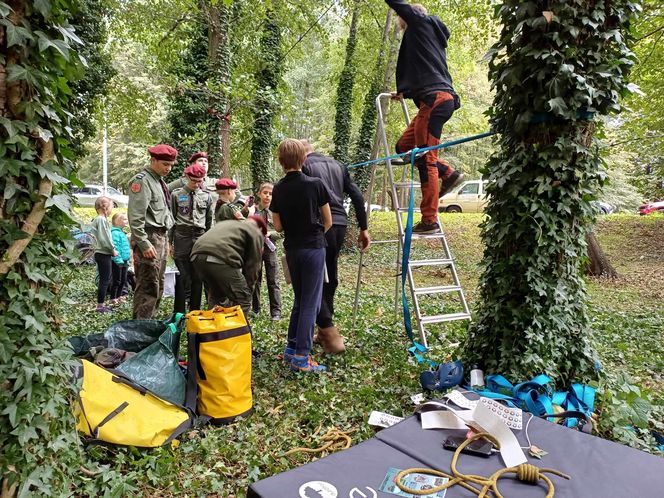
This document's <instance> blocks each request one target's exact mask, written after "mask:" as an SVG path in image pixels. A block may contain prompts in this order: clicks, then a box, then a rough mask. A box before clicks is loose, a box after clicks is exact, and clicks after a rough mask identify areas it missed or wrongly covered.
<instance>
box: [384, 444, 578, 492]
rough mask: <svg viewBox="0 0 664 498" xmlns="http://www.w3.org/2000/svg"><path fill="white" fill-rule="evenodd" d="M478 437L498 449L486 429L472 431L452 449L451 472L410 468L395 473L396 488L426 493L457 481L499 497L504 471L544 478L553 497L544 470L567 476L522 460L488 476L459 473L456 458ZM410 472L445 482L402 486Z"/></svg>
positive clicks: (532, 478)
mask: <svg viewBox="0 0 664 498" xmlns="http://www.w3.org/2000/svg"><path fill="white" fill-rule="evenodd" d="M480 438H484V439H486V440H488V441H491V442H492V443H493V444H495V445H496V447H497V448H500V443H499V442H498V441H497V440H496V439H495V438H494V437H493V436H491V434H488V433H486V432H481V433H479V434H475V435H474V436H473V437H471V438H469V439H466V440H465V441H464V442H463V443H461V444H460V445H459V447H458V448H457V449H456V451H455V452H454V456H453V457H452V465H451V467H452V474H453V475H452V474H448V473H446V472H442V471H439V470H433V469H427V468H411V469H406V470H402V471H401V472H399V473H398V474H397V477H396V485H397V486H398V487H399V489H401V490H402V491H404V492H405V493H410V494H413V495H429V494H435V493H438V492H439V491H442V490H444V489H447V488H449V487H452V486H454V485H456V484H458V485H459V486H462V487H464V488H466V489H467V490H469V491H472V492H473V493H475V494H476V495H477V496H478V498H484V497H485V496H486V494H487V493H488V492H489V491H491V492H493V494H494V495H495V497H496V498H503V495H502V494H501V493H500V491H499V490H498V479H500V478H501V477H502V476H503V475H504V474H516V478H517V479H518V480H519V481H523V482H527V483H530V484H537V483H538V482H539V481H540V480H542V481H544V482H545V483H546V484H547V485H548V487H549V489H548V491H547V494H546V498H553V496H554V494H555V487H554V486H553V482H551V479H549V478H548V477H547V476H545V475H544V474H545V473H548V474H553V475H556V476H559V477H563V478H565V479H570V476H568V475H567V474H563V473H562V472H560V471H558V470H555V469H548V468H540V467H536V466H535V465H531V464H529V463H523V464H521V465H518V466H516V467H508V468H505V469H500V470H498V471H496V472H494V473H493V474H492V475H491V477H484V476H480V475H475V474H462V473H461V472H459V471H458V470H457V461H458V460H459V455H460V454H461V451H463V449H464V448H465V447H466V446H468V445H469V444H470V443H472V442H473V441H476V440H478V439H480ZM414 473H420V474H428V475H433V476H437V477H447V478H448V479H449V481H447V482H446V483H445V484H441V485H440V486H437V487H435V488H433V489H411V488H409V487H408V486H405V485H404V484H402V483H401V481H402V479H403V478H404V477H406V476H407V475H409V474H414ZM473 484H477V485H479V486H482V487H481V488H477V487H475V486H473Z"/></svg>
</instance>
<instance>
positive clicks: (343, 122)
mask: <svg viewBox="0 0 664 498" xmlns="http://www.w3.org/2000/svg"><path fill="white" fill-rule="evenodd" d="M359 16H360V1H359V0H355V3H354V4H353V17H352V18H351V22H350V32H349V34H348V41H347V42H346V59H345V61H344V68H343V70H342V71H341V75H340V76H339V85H338V86H337V100H336V114H335V117H334V152H333V153H332V156H334V158H335V159H336V160H337V161H340V162H342V163H344V164H348V161H349V160H350V155H349V152H348V151H349V148H350V132H351V126H352V123H353V116H352V107H353V86H354V84H355V63H354V62H353V57H354V56H355V45H356V44H357V23H358V20H359Z"/></svg>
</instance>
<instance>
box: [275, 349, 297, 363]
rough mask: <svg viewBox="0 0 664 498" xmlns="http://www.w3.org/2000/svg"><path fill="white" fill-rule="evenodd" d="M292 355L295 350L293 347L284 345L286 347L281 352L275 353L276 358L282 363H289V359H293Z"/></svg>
mask: <svg viewBox="0 0 664 498" xmlns="http://www.w3.org/2000/svg"><path fill="white" fill-rule="evenodd" d="M293 356H295V350H294V349H293V348H289V347H286V349H284V352H283V354H278V355H277V360H281V361H283V362H284V363H289V364H290V362H291V360H292V359H293Z"/></svg>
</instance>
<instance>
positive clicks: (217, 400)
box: [185, 306, 254, 424]
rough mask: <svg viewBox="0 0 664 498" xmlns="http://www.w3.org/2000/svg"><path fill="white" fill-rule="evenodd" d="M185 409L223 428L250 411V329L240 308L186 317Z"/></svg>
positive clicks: (194, 313) (217, 309)
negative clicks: (223, 425)
mask: <svg viewBox="0 0 664 498" xmlns="http://www.w3.org/2000/svg"><path fill="white" fill-rule="evenodd" d="M186 322H187V339H188V343H189V349H188V355H189V358H188V366H187V401H186V403H185V404H186V406H187V407H188V408H189V409H191V410H195V411H196V412H197V413H198V414H199V415H201V416H203V417H209V419H210V422H211V423H213V424H227V423H230V422H232V421H233V420H235V419H236V418H237V417H246V416H249V415H250V414H251V413H252V412H253V411H254V408H253V398H252V394H251V329H250V328H249V324H248V323H247V320H246V319H245V317H244V313H242V308H240V307H239V306H234V307H231V308H222V307H220V306H217V307H216V308H214V309H212V310H208V311H192V312H191V313H189V314H187V317H186Z"/></svg>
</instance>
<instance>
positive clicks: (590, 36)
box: [463, 0, 638, 385]
mask: <svg viewBox="0 0 664 498" xmlns="http://www.w3.org/2000/svg"><path fill="white" fill-rule="evenodd" d="M637 8H638V7H637V5H636V3H634V2H630V1H627V0H605V1H599V0H597V1H588V2H569V1H563V0H542V1H531V2H520V1H515V0H510V1H505V2H503V3H502V6H501V7H500V10H499V12H500V18H501V21H502V23H503V29H502V32H501V35H500V39H499V41H498V42H497V43H496V45H495V46H494V47H493V48H492V50H491V52H490V54H491V63H490V77H491V79H492V80H493V82H494V83H493V86H494V89H495V91H496V96H495V100H494V103H493V107H492V108H491V121H492V124H493V127H494V129H495V130H496V131H497V132H498V133H499V134H500V135H499V138H498V143H499V146H500V150H499V151H498V152H496V153H495V154H494V155H493V156H492V157H491V159H490V160H489V162H488V165H487V167H486V171H485V173H486V174H487V175H488V177H489V186H488V193H489V194H490V200H489V203H488V205H487V208H486V210H485V212H486V214H487V215H488V217H487V219H486V221H485V222H484V223H483V225H482V239H483V241H484V244H485V252H484V260H483V273H482V276H481V279H480V298H479V305H478V308H477V317H476V321H475V322H473V323H472V324H471V327H470V332H469V335H468V337H467V340H466V341H465V344H464V347H463V349H464V351H463V356H464V358H465V359H466V360H467V361H468V363H479V364H482V365H483V366H484V369H485V371H486V372H489V373H500V374H503V375H506V376H508V378H510V379H513V380H514V381H520V380H524V379H526V378H530V377H531V376H533V375H535V374H539V373H542V372H545V373H547V374H549V375H551V376H553V378H554V379H555V380H556V382H557V383H559V384H561V385H566V384H568V383H569V382H570V381H572V380H583V379H587V378H589V377H592V376H594V375H595V370H594V353H593V350H592V348H591V346H590V341H589V333H590V323H589V319H588V313H587V307H586V291H585V286H584V281H583V279H582V276H581V272H582V264H583V261H584V259H585V254H586V242H585V240H586V235H587V233H588V232H589V230H590V228H591V226H592V221H593V218H594V210H593V208H592V206H591V205H590V201H591V200H592V199H593V198H594V196H595V195H596V193H597V192H598V190H599V188H600V187H601V184H602V179H603V174H602V171H601V161H600V158H599V153H598V147H597V144H596V141H595V139H594V138H593V133H594V131H595V128H596V122H597V120H598V119H599V118H600V116H603V115H606V114H608V113H610V112H614V111H618V110H619V109H620V106H619V103H618V98H619V96H620V95H623V94H626V93H627V82H626V77H627V75H628V73H629V70H630V67H631V65H632V59H633V57H632V54H631V52H630V51H629V50H628V48H627V46H626V45H625V36H626V30H627V26H628V22H629V20H630V18H631V16H632V15H633V13H634V12H635V11H636V9H637Z"/></svg>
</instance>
